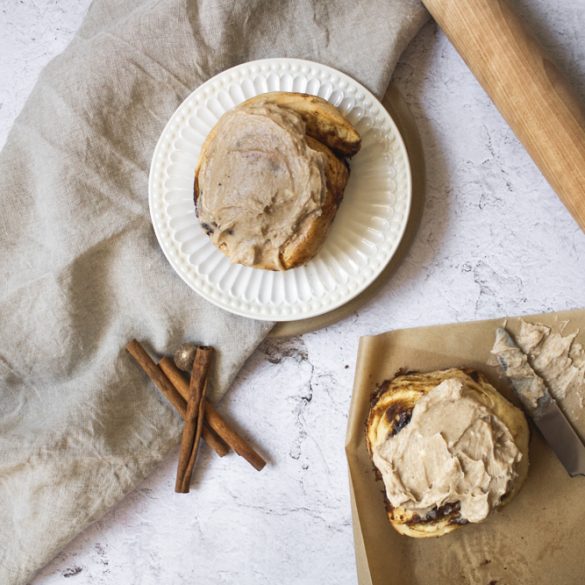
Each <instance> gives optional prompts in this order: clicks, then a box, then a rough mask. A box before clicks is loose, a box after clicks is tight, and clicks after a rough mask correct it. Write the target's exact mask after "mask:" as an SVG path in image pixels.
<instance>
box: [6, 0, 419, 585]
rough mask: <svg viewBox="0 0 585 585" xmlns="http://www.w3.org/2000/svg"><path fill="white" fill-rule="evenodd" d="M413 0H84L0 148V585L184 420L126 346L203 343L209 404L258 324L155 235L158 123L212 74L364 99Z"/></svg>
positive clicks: (39, 562)
mask: <svg viewBox="0 0 585 585" xmlns="http://www.w3.org/2000/svg"><path fill="white" fill-rule="evenodd" d="M425 18H426V15H425V12H424V10H423V9H422V8H421V6H420V5H419V3H418V2H417V1H416V0H372V1H371V2H368V3H367V4H364V3H356V2H353V1H349V0H340V1H338V2H335V3H325V2H319V1H318V0H303V1H301V0H299V1H290V2H270V1H268V0H253V1H250V2H243V1H241V2H231V1H230V2H228V1H217V0H199V1H189V0H127V1H125V2H117V1H115V0H95V1H94V2H93V3H92V4H91V6H90V8H89V11H88V14H87V16H86V19H85V21H84V23H83V24H82V26H81V28H80V30H79V32H78V33H77V35H76V36H75V38H74V39H73V41H72V42H71V44H70V45H69V47H68V48H67V49H66V50H65V51H64V52H63V53H62V54H61V55H59V56H58V57H56V58H55V59H54V60H53V61H52V62H51V63H50V64H49V65H48V66H47V67H46V68H45V70H44V71H43V72H42V74H41V75H40V77H39V80H38V83H37V84H36V86H35V88H34V90H33V92H32V94H31V96H30V98H29V100H28V101H27V103H26V105H25V107H24V109H23V111H22V113H21V114H20V115H19V117H18V119H17V120H16V122H15V124H14V127H13V129H12V131H11V132H10V135H9V137H8V140H7V143H6V146H5V148H4V149H3V151H2V153H1V154H0V197H1V199H2V214H1V215H0V249H1V250H2V252H1V254H0V277H1V278H2V286H1V288H0V324H1V327H0V582H1V583H3V584H4V583H5V584H7V585H21V584H25V583H27V582H28V581H29V580H30V578H31V576H32V575H33V574H34V573H35V572H36V571H37V570H38V569H39V568H41V567H42V566H43V565H44V564H46V563H47V562H48V561H49V560H51V559H52V558H53V557H54V556H55V555H56V554H57V553H58V552H59V550H60V549H61V548H62V547H63V546H65V545H66V544H67V543H68V542H69V541H70V540H71V539H72V538H73V537H74V536H75V535H76V534H78V533H79V532H80V531H81V530H83V529H84V528H85V527H86V526H87V525H88V524H89V523H91V522H93V521H95V520H96V519H98V518H100V517H101V516H102V515H103V514H104V513H105V512H106V511H107V510H108V508H109V507H111V506H113V505H115V504H116V503H117V502H119V501H120V500H121V499H122V498H123V497H124V495H125V494H127V493H128V492H129V491H130V490H132V489H133V488H134V487H135V486H136V485H137V484H138V483H139V482H140V481H141V480H142V479H143V478H144V477H146V476H147V475H148V474H149V473H150V472H151V471H152V470H153V469H154V467H155V466H156V465H157V464H158V463H159V462H160V461H161V459H162V458H163V457H164V456H165V454H166V453H167V452H168V451H169V449H170V448H172V447H173V446H174V445H175V444H176V442H177V439H178V436H179V432H180V421H179V420H178V417H177V416H176V415H175V413H174V412H173V411H172V410H171V408H170V407H169V406H168V405H167V404H166V403H165V402H164V401H163V400H162V399H161V398H160V397H159V396H158V395H157V393H156V392H155V391H154V390H153V388H152V387H151V385H150V383H149V382H148V381H147V380H146V378H145V376H144V375H143V374H142V372H141V371H139V369H138V368H137V367H136V365H135V364H134V363H133V362H132V360H131V359H130V358H129V357H128V356H127V354H126V353H125V351H124V345H125V344H126V342H127V341H128V340H129V339H131V338H133V337H135V338H137V339H140V340H141V341H143V342H144V343H145V344H146V346H147V347H148V349H149V350H151V351H152V352H153V353H155V354H158V355H160V354H163V353H165V352H169V351H170V350H172V349H173V348H174V347H175V346H177V345H178V344H179V343H181V342H183V341H185V340H192V341H194V342H201V343H205V344H208V345H212V346H214V347H216V348H217V349H218V361H217V376H216V377H215V379H214V380H213V397H214V398H215V399H219V398H220V397H221V396H222V395H223V393H224V392H225V391H226V389H227V388H228V387H229V385H230V383H231V382H232V380H233V379H234V376H235V375H236V374H237V372H238V370H239V369H240V367H241V366H242V364H243V363H244V361H245V360H246V359H247V357H248V356H249V355H250V353H251V352H252V351H253V350H254V349H255V347H256V346H257V345H258V343H259V342H260V341H261V340H262V339H263V338H264V336H265V335H266V334H267V333H268V332H269V330H270V328H271V327H272V324H271V323H266V322H259V321H252V320H247V319H243V318H241V317H237V316H234V315H231V314H228V313H226V312H224V311H222V310H221V309H219V308H217V307H215V306H213V305H210V304H209V303H207V302H206V301H204V300H203V299H202V298H200V297H199V296H197V295H196V294H195V293H194V292H193V291H191V290H190V289H189V288H188V287H187V286H186V285H185V284H184V283H183V282H182V281H181V279H180V278H179V277H178V276H177V275H176V274H175V273H174V272H173V270H172V268H171V267H170V265H169V264H168V262H167V261H166V259H165V258H164V256H163V254H162V252H161V250H160V248H159V246H158V243H157V241H156V238H155V235H154V232H153V229H152V226H151V224H150V219H149V210H148V186H147V184H148V169H149V165H150V159H151V156H152V153H153V150H154V146H155V144H156V142H157V139H158V137H159V135H160V132H161V131H162V129H163V127H164V125H165V124H166V122H167V120H168V119H169V117H170V116H171V114H172V113H173V111H174V110H175V109H176V108H177V107H178V106H179V104H180V103H181V102H182V100H183V99H185V98H186V97H187V95H188V94H189V93H190V92H191V91H193V90H194V89H196V88H197V87H198V86H199V85H200V84H201V83H203V82H204V81H206V80H207V79H208V78H209V77H211V76H213V75H215V74H216V73H219V72H220V71H222V70H223V69H225V68H227V67H231V66H233V65H237V64H238V63H242V62H245V61H249V60H252V59H257V58H264V57H283V56H289V57H298V58H305V59H311V60H314V61H319V62H322V63H325V64H327V65H331V66H333V67H336V68H338V69H340V70H342V71H344V72H345V73H348V74H349V75H351V76H353V77H355V78H356V79H357V80H359V81H360V82H361V83H363V84H364V85H366V86H367V87H368V88H369V89H370V90H372V91H373V92H374V93H375V94H377V95H378V96H381V95H382V94H383V93H384V91H385V89H386V86H387V84H388V82H389V78H390V74H391V72H392V69H393V67H394V64H395V62H396V60H397V59H398V56H399V55H400V53H401V51H402V49H403V48H404V46H405V45H406V43H407V42H408V41H409V40H410V38H411V37H412V36H413V34H414V33H415V32H416V30H417V29H418V28H419V27H420V26H421V25H422V23H423V21H424V19H425Z"/></svg>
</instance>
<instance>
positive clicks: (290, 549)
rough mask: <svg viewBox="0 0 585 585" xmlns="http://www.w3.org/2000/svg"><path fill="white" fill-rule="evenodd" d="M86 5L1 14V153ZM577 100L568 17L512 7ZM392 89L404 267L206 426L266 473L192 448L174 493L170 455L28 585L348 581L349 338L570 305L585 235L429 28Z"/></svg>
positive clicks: (11, 0) (238, 392)
mask: <svg viewBox="0 0 585 585" xmlns="http://www.w3.org/2000/svg"><path fill="white" fill-rule="evenodd" d="M89 3H90V2H89V0H67V1H64V0H62V1H60V2H56V1H54V0H35V1H34V2H28V1H27V2H16V1H15V0H0V14H1V18H0V78H2V79H4V80H10V83H3V84H0V144H3V142H4V140H5V137H6V135H7V133H8V130H9V128H10V126H11V124H12V122H13V120H14V118H15V117H16V115H17V114H18V112H19V111H20V108H21V107H22V105H23V103H24V101H25V99H26V97H27V95H28V93H29V91H30V89H31V88H32V85H33V84H34V82H35V80H36V78H37V76H38V74H39V72H40V70H41V69H42V67H43V66H44V65H45V64H46V63H47V61H48V60H49V59H50V58H51V57H52V56H54V55H55V54H57V53H59V52H60V51H61V50H62V49H63V48H64V46H65V45H66V44H67V43H68V42H69V40H70V38H71V36H72V35H73V34H74V32H75V30H76V29H77V27H78V26H79V24H80V22H81V19H82V18H83V15H84V13H85V11H86V9H87V7H88V5H89ZM515 4H516V5H518V6H519V7H520V8H521V9H522V10H523V11H524V13H525V17H526V19H527V21H528V22H530V23H531V24H532V26H533V27H534V28H535V29H536V30H537V31H538V33H539V34H540V36H541V39H542V41H543V43H544V45H545V46H546V47H547V49H549V50H550V51H551V53H552V55H553V57H554V58H555V59H556V60H557V61H558V62H559V63H560V65H561V67H562V68H563V69H565V70H566V71H567V72H568V73H569V74H570V75H571V78H572V79H573V80H574V82H575V85H576V88H577V91H579V92H580V94H581V95H585V42H584V41H583V36H582V32H581V31H582V30H583V29H584V28H585V10H584V9H583V3H580V2H575V3H550V2H547V1H546V0H533V1H532V2H529V0H519V1H518V2H516V3H515ZM395 83H396V85H397V87H398V88H399V90H400V92H401V93H402V95H403V96H404V98H405V100H406V101H407V103H408V105H409V107H410V109H411V111H412V113H413V115H414V117H415V119H416V122H417V125H418V128H419V131H420V133H421V136H422V139H423V142H424V153H425V161H426V176H427V177H426V180H427V189H426V201H425V210H424V213H423V216H422V220H421V224H420V228H419V231H418V234H417V237H416V240H415V241H414V243H413V245H412V247H411V248H410V250H409V251H408V254H407V255H406V258H405V260H404V262H403V263H402V264H401V266H400V267H399V268H398V270H396V271H395V272H394V274H393V276H392V278H391V279H390V280H389V281H388V282H386V283H385V284H384V286H383V287H382V288H381V289H380V290H379V291H378V292H377V294H376V296H375V298H374V299H373V300H372V301H371V302H370V303H369V304H368V305H367V306H364V307H362V308H360V309H359V310H358V311H357V312H355V313H354V314H353V315H351V316H350V317H348V318H347V319H345V320H344V321H343V322H341V323H338V324H336V325H334V326H332V327H329V328H327V329H325V330H322V331H318V332H315V333H311V334H307V335H304V336H303V337H298V338H294V339H290V340H285V341H276V340H267V341H266V342H264V343H263V344H262V345H261V347H260V348H259V349H258V351H257V352H256V353H255V354H254V355H253V356H252V357H251V358H250V360H249V361H248V363H247V364H246V366H245V367H244V369H243V370H242V372H241V374H240V375H239V377H238V380H237V382H236V384H235V385H234V387H233V388H232V390H231V391H230V392H229V394H228V396H227V398H226V399H225V401H224V403H223V404H222V405H221V409H222V410H223V411H225V412H226V413H227V414H228V415H229V417H230V418H231V419H233V420H234V421H236V422H237V424H238V425H239V427H240V428H241V430H242V431H243V432H245V433H247V434H248V435H249V436H250V437H251V438H253V439H254V440H255V442H256V443H257V444H258V445H262V447H263V451H264V453H265V455H266V456H267V457H268V459H269V461H270V464H269V466H268V467H267V468H266V469H265V470H264V471H263V472H262V473H257V472H256V471H254V470H253V469H252V468H251V467H250V466H249V465H247V464H246V463H245V462H244V461H243V460H242V459H240V458H238V457H236V456H234V455H230V456H228V457H225V458H223V459H221V460H220V459H218V458H217V457H214V456H212V455H211V454H210V452H209V451H208V450H207V449H206V448H205V449H204V450H203V453H202V457H201V461H200V464H199V465H198V468H197V470H196V473H195V479H194V482H195V484H194V489H193V490H192V493H191V494H190V495H189V496H187V497H185V496H183V495H176V494H174V493H173V484H174V474H175V464H176V455H177V454H176V453H172V454H170V455H169V457H168V459H167V460H166V462H165V463H164V464H163V465H161V467H160V468H159V469H158V470H157V472H156V473H155V474H153V476H151V477H150V478H148V479H147V480H146V481H145V482H144V483H143V484H142V485H141V486H140V487H139V488H138V489H137V490H136V491H134V492H133V493H132V494H130V495H129V496H128V497H127V498H126V499H125V500H124V502H123V503H122V504H121V505H119V506H118V507H116V508H115V509H114V510H112V511H110V512H109V513H108V514H107V515H106V516H105V517H104V518H103V519H102V520H101V521H99V522H97V523H96V524H95V525H94V526H92V527H91V528H90V529H89V530H87V531H86V532H84V533H83V534H81V535H80V536H79V537H78V538H77V539H75V540H74V541H73V542H72V543H71V544H70V545H69V546H68V547H67V548H66V549H65V550H64V551H63V552H62V553H61V554H60V555H59V556H58V557H57V558H56V559H55V560H54V561H53V562H52V563H51V564H50V565H49V566H47V567H46V568H45V569H44V570H43V571H41V573H40V574H39V575H38V576H37V577H36V578H35V579H34V580H33V582H32V584H31V585H68V584H71V585H74V584H82V583H83V584H89V585H114V584H115V585H117V584H119V583H125V584H127V585H139V584H140V585H155V584H156V585H159V584H161V583H169V584H173V585H175V584H177V585H180V584H182V583H185V584H187V583H189V584H191V583H197V582H204V581H205V582H208V583H241V584H250V585H252V584H253V585H264V584H270V585H272V584H273V583H285V584H303V585H312V584H315V585H317V584H318V585H327V584H331V585H333V584H335V585H346V584H347V585H349V584H353V583H355V582H356V579H355V565H354V559H353V543H352V531H351V513H350V508H349V494H348V480H347V469H346V464H345V457H344V436H345V426H346V422H347V412H348V407H349V401H350V395H351V386H352V380H353V374H354V372H353V368H354V362H355V356H356V349H357V344H358V338H359V336H360V335H364V334H370V333H376V332H381V331H385V330H388V329H393V328H397V327H411V326H416V325H426V324H431V323H440V322H443V323H444V322H451V321H463V320H470V319H481V318H491V317H497V316H500V315H505V314H522V313H531V312H540V311H548V310H562V309H569V308H574V307H579V306H584V305H585V293H584V291H585V271H584V270H583V261H584V259H585V235H584V234H583V232H581V230H580V229H579V228H578V227H577V225H576V224H575V223H574V222H573V220H572V219H571V217H570V215H569V213H568V212H567V211H566V209H565V208H564V207H563V205H562V204H561V203H560V202H559V200H558V199H557V197H556V196H555V195H554V193H553V192H552V190H551V189H550V187H549V186H548V185H547V184H546V182H545V181H544V179H543V178H542V176H541V175H540V173H539V171H538V170H537V169H536V167H535V165H534V164H533V163H532V161H531V160H530V158H529V157H528V155H527V154H526V153H525V152H524V150H523V149H522V147H521V146H520V144H519V143H518V141H517V140H516V138H515V137H514V135H513V133H512V132H511V131H510V129H509V128H508V127H507V125H506V124H505V123H504V121H503V120H502V119H501V117H500V115H499V114H498V112H497V111H496V110H495V108H494V107H493V105H492V104H491V102H490V101H489V99H488V98H487V96H486V95H485V93H484V92H483V90H482V89H481V87H480V86H479V85H478V83H477V82H476V81H475V79H474V78H473V77H472V76H471V74H470V73H469V71H468V70H467V68H466V66H465V65H464V63H463V62H462V60H461V59H460V58H459V56H458V55H457V53H456V52H455V51H454V49H453V48H452V47H451V45H450V44H449V42H448V41H447V40H446V38H445V37H444V35H443V34H442V33H440V32H439V31H437V29H436V27H435V26H434V25H433V24H429V25H427V26H426V27H425V29H424V30H423V31H422V33H421V34H420V35H419V36H418V37H417V39H416V40H415V41H414V43H413V44H412V45H411V47H410V48H409V49H408V50H407V51H406V54H405V55H404V56H403V58H402V59H401V62H400V64H399V66H398V68H397V71H396V74H395Z"/></svg>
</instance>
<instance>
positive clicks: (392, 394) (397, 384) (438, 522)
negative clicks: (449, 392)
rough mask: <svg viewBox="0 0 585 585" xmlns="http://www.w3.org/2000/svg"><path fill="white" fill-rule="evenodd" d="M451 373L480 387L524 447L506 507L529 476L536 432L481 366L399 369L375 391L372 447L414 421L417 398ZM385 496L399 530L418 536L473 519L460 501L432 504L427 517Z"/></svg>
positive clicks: (484, 398)
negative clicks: (463, 513)
mask: <svg viewBox="0 0 585 585" xmlns="http://www.w3.org/2000/svg"><path fill="white" fill-rule="evenodd" d="M449 379H456V380H460V381H461V382H462V383H464V384H465V385H466V386H467V387H468V388H469V389H471V390H472V391H474V392H475V393H476V397H477V400H478V401H480V402H481V403H482V404H483V405H485V406H486V407H487V408H489V409H490V410H491V411H492V412H493V413H494V414H495V415H496V416H497V417H498V418H499V419H500V420H501V421H502V422H503V423H504V424H505V425H506V426H507V427H508V429H509V431H510V433H511V434H512V437H513V438H514V442H515V443H516V445H517V447H518V449H519V450H520V452H521V453H522V459H521V460H520V462H519V463H518V468H517V474H518V475H517V477H516V478H515V479H514V481H513V482H512V484H511V486H510V489H509V491H508V493H506V494H505V496H504V497H503V498H502V501H501V502H500V504H499V507H502V506H503V505H505V504H507V503H508V502H509V501H511V500H512V499H513V498H514V496H515V495H516V494H517V493H518V490H519V489H520V488H521V487H522V484H523V483H524V480H525V479H526V475H527V473H528V441H529V437H530V434H529V430H528V424H527V422H526V417H525V416H524V414H523V413H522V411H521V410H519V409H518V408H516V407H515V406H514V405H512V404H511V403H510V402H508V401H507V400H506V399H505V398H504V397H503V396H502V395H501V394H500V393H499V392H498V391H497V390H496V389H495V388H494V387H493V386H492V385H491V384H490V383H489V382H488V381H487V379H486V377H485V376H484V375H483V374H482V373H481V372H478V371H476V370H472V369H467V368H463V369H459V368H451V369H448V370H439V371H435V372H429V373H407V374H399V375H397V376H396V377H395V378H393V379H392V380H387V381H385V382H383V383H382V384H381V385H380V387H379V389H378V391H377V393H376V395H375V396H374V397H373V400H372V406H371V409H370V413H369V416H368V420H367V424H366V439H367V440H366V442H367V446H368V451H369V453H370V455H371V454H372V445H373V444H376V443H378V442H380V441H384V440H385V439H386V438H387V437H389V436H392V435H395V434H396V433H398V432H400V430H401V429H402V428H404V427H405V426H406V425H407V424H408V423H409V421H410V417H411V413H412V410H413V408H414V405H415V404H416V402H417V401H418V400H419V399H420V398H421V397H422V396H424V395H425V394H427V393H428V392H430V391H431V390H432V389H433V388H435V387H436V386H438V385H439V384H440V383H441V382H444V381H445V380H449ZM376 473H378V472H377V470H376ZM378 475H379V473H378ZM385 501H386V512H387V515H388V520H389V521H390V523H391V524H392V526H393V527H394V528H395V530H396V531H398V532H399V533H400V534H405V535H407V536H411V537H414V538H427V537H432V536H442V535H444V534H447V533H449V532H452V531H453V530H456V529H457V528H459V527H461V526H463V525H465V524H467V521H466V520H465V519H464V518H461V515H460V513H459V506H458V503H457V502H453V503H450V504H446V505H444V506H442V507H441V508H437V509H435V510H432V511H431V512H429V513H428V514H427V515H426V516H425V517H423V518H421V517H419V516H418V515H417V514H415V513H413V512H412V511H411V510H407V509H405V508H402V507H393V506H392V505H391V504H390V502H388V500H387V498H385Z"/></svg>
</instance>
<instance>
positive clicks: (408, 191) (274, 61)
mask: <svg viewBox="0 0 585 585" xmlns="http://www.w3.org/2000/svg"><path fill="white" fill-rule="evenodd" d="M292 64H296V65H298V66H303V65H305V66H309V67H317V68H319V69H323V70H325V71H327V72H329V73H330V74H334V75H335V76H338V77H340V78H341V79H342V80H343V81H345V82H346V83H348V84H350V85H354V86H357V87H358V88H359V89H360V90H361V91H362V92H363V93H364V94H365V96H366V97H368V98H370V99H371V100H372V101H373V102H374V103H376V104H378V105H379V107H380V110H381V111H382V112H383V115H384V116H385V117H387V120H388V121H389V123H390V125H391V126H392V128H393V131H394V138H395V139H396V140H397V142H398V144H399V148H400V150H401V151H402V155H403V157H404V163H405V164H404V173H405V180H406V187H405V196H406V200H405V210H404V214H403V220H402V224H401V225H400V229H399V230H398V231H397V236H396V239H395V241H394V243H393V245H392V246H391V247H390V248H389V250H388V251H387V253H386V258H385V259H384V261H383V262H382V263H381V264H380V266H379V267H378V268H377V269H376V270H374V272H373V273H372V275H371V276H369V277H368V278H367V279H365V281H364V283H363V284H362V285H359V286H357V287H356V288H355V289H354V290H352V291H351V293H350V295H349V296H346V297H343V298H342V299H341V300H339V301H335V302H332V303H330V304H328V305H327V306H321V307H320V308H318V309H315V310H313V311H311V310H304V311H297V312H293V313H292V314H290V315H278V316H276V318H275V316H274V315H262V314H257V313H254V312H252V311H246V310H238V309H237V308H235V307H233V306H231V305H230V304H228V303H226V302H224V301H222V300H219V299H216V298H212V297H211V296H210V295H208V294H207V293H206V292H205V291H203V290H201V289H200V288H198V287H195V286H194V284H193V283H192V282H190V281H189V280H188V277H187V275H185V274H183V271H182V270H181V269H180V268H179V266H177V264H176V263H175V261H174V259H173V258H172V256H171V253H170V250H167V248H166V245H165V244H164V243H163V236H162V234H161V233H160V230H161V228H160V226H159V225H158V223H157V220H156V219H155V217H154V204H153V199H154V197H155V195H154V192H155V188H154V185H153V182H154V175H155V165H156V164H157V162H158V160H159V157H160V151H161V149H162V148H163V144H164V142H165V140H166V135H167V133H168V132H169V129H170V128H171V127H172V125H173V124H174V122H175V120H176V119H177V117H178V116H180V115H181V114H182V113H183V110H185V109H186V108H187V107H188V104H189V102H190V100H191V99H192V97H193V95H194V94H195V93H202V92H203V91H204V90H206V89H207V87H208V86H210V85H212V84H213V83H214V82H215V81H217V78H218V77H224V76H225V77H227V76H228V75H229V74H230V73H233V72H235V71H237V70H238V69H246V68H248V67H251V66H258V67H262V66H263V65H267V66H278V65H285V66H286V65H292ZM335 89H336V88H334V90H335ZM256 95H259V94H256ZM148 204H149V215H150V220H151V224H152V226H153V229H154V232H155V235H156V238H157V241H158V243H159V246H160V248H161V250H162V252H163V254H164V256H165V258H166V259H167V261H168V262H169V264H170V265H171V267H172V268H173V270H174V271H175V273H176V274H177V275H178V276H179V277H180V278H181V280H183V282H184V283H185V284H186V285H187V286H188V287H189V288H190V289H191V290H193V291H194V292H195V293H197V294H198V295H199V296H201V297H202V298H204V299H205V300H206V301H208V302H210V303H212V304H213V305H215V306H217V307H219V308H221V309H223V310H225V311H227V312H229V313H232V314H235V315H239V316H241V317H246V318H249V319H256V320H259V321H273V322H282V321H296V320H299V319H308V318H311V317H317V316H319V315H322V314H324V313H328V312H330V311H333V310H335V309H338V308H339V307H341V306H342V305H344V304H346V303H348V302H349V301H351V300H352V299H353V298H355V297H356V296H358V295H359V294H361V293H362V292H363V291H364V290H366V289H367V288H368V287H369V286H370V285H371V284H372V283H373V282H374V281H375V280H376V279H377V278H378V276H380V274H381V273H382V272H383V270H384V268H386V266H387V265H388V263H389V262H390V260H391V259H392V258H393V256H394V255H395V253H396V250H397V249H398V246H399V245H400V242H401V241H402V239H403V238H404V233H405V231H406V227H407V225H408V220H409V217H410V213H411V207H412V170H411V165H410V159H409V157H408V151H407V150H406V146H405V144H404V139H403V138H402V135H401V133H400V131H399V129H398V127H397V125H396V123H395V122H394V119H393V118H392V116H391V115H390V113H389V112H388V110H387V109H386V108H385V107H384V106H383V105H382V103H381V102H380V100H379V99H378V98H376V96H375V95H374V94H373V93H372V92H371V91H370V90H369V89H367V88H366V87H365V86H364V85H363V84H361V83H360V82H359V81H356V80H355V79H354V78H352V77H351V76H349V75H347V74H346V73H343V72H342V71H339V70H338V69H335V68H334V67H330V66H329V65H324V64H322V63H319V62H317V61H310V60H308V59H297V58H288V57H273V58H266V59H256V60H253V61H247V62H244V63H240V64H238V65H235V66H233V67H230V68H228V69H225V70H223V71H221V72H219V73H217V74H216V75H214V76H213V77H211V78H209V79H208V80H207V81H205V82H204V83H202V84H201V85H199V86H198V87H197V88H196V89H194V90H193V91H192V92H191V93H190V94H189V95H188V96H187V97H186V98H185V99H184V100H183V101H182V102H181V103H180V104H179V106H178V107H177V109H176V110H175V111H174V112H173V114H172V115H171V116H170V118H169V120H168V121H167V123H166V124H165V126H164V128H163V130H162V132H161V134H160V136H159V138H158V140H157V143H156V146H155V148H154V151H153V154H152V159H151V164H150V168H149V177H148ZM218 252H219V250H218ZM219 253H221V252H219ZM224 296H225V295H224Z"/></svg>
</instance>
